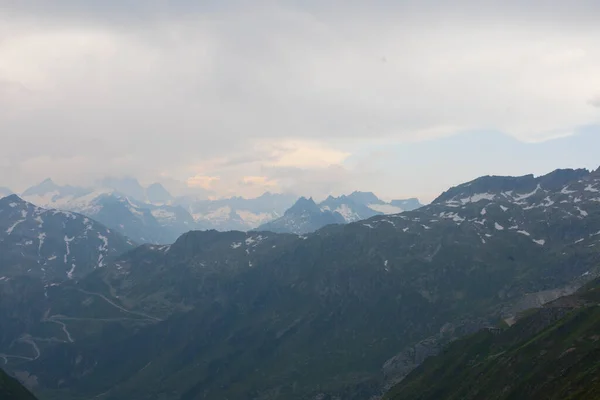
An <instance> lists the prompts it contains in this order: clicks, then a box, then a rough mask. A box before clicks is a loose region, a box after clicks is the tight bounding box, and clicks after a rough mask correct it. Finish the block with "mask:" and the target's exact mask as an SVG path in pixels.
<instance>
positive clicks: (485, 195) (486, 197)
mask: <svg viewBox="0 0 600 400" xmlns="http://www.w3.org/2000/svg"><path fill="white" fill-rule="evenodd" d="M495 197H496V195H495V194H493V193H477V194H474V195H472V196H469V197H464V198H462V199H460V200H459V201H460V202H461V203H462V204H467V203H477V202H479V201H481V200H494V198H495Z"/></svg>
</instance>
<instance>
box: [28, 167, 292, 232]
mask: <svg viewBox="0 0 600 400" xmlns="http://www.w3.org/2000/svg"><path fill="white" fill-rule="evenodd" d="M23 198H24V199H25V200H27V201H29V202H31V203H33V204H36V205H38V206H40V207H46V208H56V209H60V210H67V211H74V212H79V213H82V214H84V215H86V216H88V217H90V218H93V219H96V220H98V221H100V222H102V223H103V224H105V225H107V226H108V227H110V228H111V229H114V230H116V231H118V232H119V233H121V234H123V235H125V236H127V237H129V238H131V239H132V240H134V241H136V242H138V243H155V244H158V243H172V242H173V241H175V240H176V239H177V237H179V236H180V235H181V234H183V233H185V232H188V231H190V230H194V229H218V230H222V231H227V230H250V229H253V228H256V227H258V226H259V225H260V224H262V223H264V222H267V221H271V220H273V219H275V218H278V217H279V216H281V215H283V213H284V211H285V210H286V209H287V208H288V207H289V206H290V205H291V204H292V203H293V202H294V200H295V199H296V198H295V197H294V196H292V195H287V194H272V193H268V192H267V193H265V194H263V195H262V196H260V197H257V198H255V199H245V198H242V197H233V198H230V199H220V200H206V199H197V198H196V197H194V196H182V197H178V198H174V197H173V196H171V194H170V193H169V192H168V191H167V190H166V189H165V188H164V187H163V186H162V185H161V184H159V183H154V184H152V185H150V186H148V187H147V188H144V187H143V186H141V185H140V184H139V182H138V181H137V180H136V179H134V178H118V179H117V178H105V179H103V180H101V181H100V182H99V186H98V187H96V188H77V187H72V186H59V185H56V184H55V183H54V182H53V181H52V180H50V179H47V180H45V181H44V182H42V183H40V184H38V185H36V186H33V187H31V188H29V189H27V190H26V191H25V192H24V193H23Z"/></svg>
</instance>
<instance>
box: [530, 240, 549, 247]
mask: <svg viewBox="0 0 600 400" xmlns="http://www.w3.org/2000/svg"><path fill="white" fill-rule="evenodd" d="M533 241H534V242H535V243H537V244H539V245H540V246H543V245H545V244H546V241H545V240H544V239H539V240H535V239H533Z"/></svg>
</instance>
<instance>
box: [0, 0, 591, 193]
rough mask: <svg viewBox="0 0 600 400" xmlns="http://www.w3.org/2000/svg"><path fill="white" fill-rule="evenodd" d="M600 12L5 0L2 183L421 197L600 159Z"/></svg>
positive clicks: (513, 4)
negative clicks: (167, 183) (179, 185)
mask: <svg viewBox="0 0 600 400" xmlns="http://www.w3.org/2000/svg"><path fill="white" fill-rule="evenodd" d="M449 3H452V4H449ZM203 4H204V5H203ZM206 4H208V5H206ZM250 4H252V5H251V6H250ZM598 21H600V2H598V1H596V0H590V1H577V0H574V1H570V2H566V1H558V0H544V1H541V0H540V1H510V0H509V1H469V0H461V1H453V2H448V1H442V0H429V1H427V0H425V1H424V0H418V1H417V0H415V1H412V0H409V1H401V0H400V1H392V0H371V1H357V0H344V1H341V0H340V1H328V0H319V1H317V0H303V1H300V0H282V1H252V2H248V1H242V0H239V1H235V0H220V1H213V2H207V1H192V0H187V1H158V0H102V1H97V0H52V1H48V0H13V1H11V0H3V1H2V2H0V138H1V143H0V186H8V187H10V188H12V189H13V190H15V191H20V190H23V189H24V188H25V187H26V186H29V185H31V184H33V183H36V182H37V181H41V180H42V179H44V178H46V177H48V176H51V177H53V178H54V180H55V181H57V182H59V183H71V184H89V183H91V182H93V181H94V180H96V179H98V178H101V177H103V176H107V175H113V176H119V175H132V176H135V177H137V178H139V179H140V180H141V181H142V182H144V183H149V182H153V181H156V180H161V179H167V178H173V179H177V180H180V181H184V182H187V184H188V185H191V186H195V187H203V188H208V189H210V190H212V191H214V192H216V193H217V194H218V195H221V196H226V195H232V194H237V195H245V196H255V195H258V194H260V193H262V192H264V191H265V190H270V191H285V190H292V191H294V192H296V193H299V194H304V195H313V196H315V197H322V196H324V195H326V194H329V193H333V194H340V193H343V192H350V191H352V190H357V189H358V190H370V191H374V192H375V193H377V194H379V195H381V196H382V197H385V198H392V197H396V198H398V197H406V196H419V197H421V198H423V199H424V200H426V201H427V200H431V198H432V197H434V196H436V195H437V194H438V193H439V192H441V191H442V190H444V189H446V188H447V186H449V185H452V184H457V183H460V182H462V181H465V180H469V179H472V178H474V177H476V176H479V175H483V174H525V173H529V172H532V173H543V172H548V171H549V170H551V169H553V168H558V167H573V166H581V167H587V168H596V167H597V166H598V165H600V156H598V154H600V153H598V152H597V151H596V152H594V151H592V150H591V148H592V147H591V146H593V145H594V144H595V145H596V146H600V142H599V141H598V139H597V138H598V136H600V46H599V45H598V43H600V24H598ZM596 148H598V147H596Z"/></svg>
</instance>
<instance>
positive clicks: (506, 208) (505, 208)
mask: <svg viewBox="0 0 600 400" xmlns="http://www.w3.org/2000/svg"><path fill="white" fill-rule="evenodd" d="M500 208H501V209H502V211H504V212H506V210H508V207H504V206H500Z"/></svg>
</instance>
